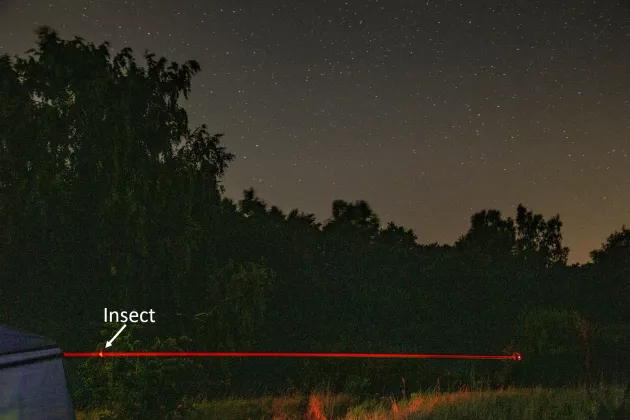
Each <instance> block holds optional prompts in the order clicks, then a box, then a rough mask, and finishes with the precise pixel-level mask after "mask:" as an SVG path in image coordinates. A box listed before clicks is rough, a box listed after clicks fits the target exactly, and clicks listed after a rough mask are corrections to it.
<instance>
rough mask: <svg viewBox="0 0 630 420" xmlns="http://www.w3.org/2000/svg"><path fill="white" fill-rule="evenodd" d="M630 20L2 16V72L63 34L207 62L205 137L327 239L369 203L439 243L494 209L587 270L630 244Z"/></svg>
mask: <svg viewBox="0 0 630 420" xmlns="http://www.w3.org/2000/svg"><path fill="white" fill-rule="evenodd" d="M629 9H630V3H629V2H628V1H626V0H623V1H617V2H615V1H613V0H603V1H597V2H596V1H577V0H575V1H569V2H566V5H564V6H563V5H561V4H560V2H558V1H548V0H540V1H516V0H511V1H509V0H506V1H498V0H492V1H490V0H486V1H478V0H475V1H471V0H468V1H464V0H462V1H445V0H430V1H426V2H425V1H402V0H380V1H378V0H371V1H370V0H360V1H358V0H350V1H343V0H339V1H330V0H329V1H314V0H310V1H305V0H300V1H288V0H266V1H262V0H261V1H238V0H221V1H219V0H217V1H212V0H203V1H197V2H193V1H191V0H177V1H174V0H155V1H151V0H137V1H119V0H98V1H96V0H95V1H87V0H86V1H81V0H48V1H40V0H31V1H30V2H29V1H27V0H0V53H9V54H22V53H24V52H25V51H26V50H27V49H29V48H32V47H34V45H35V44H34V42H35V34H34V32H33V31H34V30H35V28H36V27H37V26H39V25H48V26H51V27H52V28H54V29H57V30H59V32H60V34H61V36H63V37H65V38H69V37H73V36H75V35H78V36H81V37H83V38H85V39H86V40H88V41H92V42H95V43H97V44H100V43H101V42H103V41H109V42H110V43H111V45H112V48H113V49H114V51H119V50H120V49H121V48H122V47H124V46H130V47H132V48H133V49H134V51H135V52H137V53H142V52H143V50H144V49H145V48H148V49H149V50H151V51H152V52H154V53H156V54H157V55H158V56H162V55H163V56H165V57H166V58H167V59H169V60H171V61H177V62H180V63H182V62H184V61H186V60H189V59H194V60H197V61H198V62H199V63H200V64H201V67H202V72H201V74H199V75H198V76H196V77H195V78H194V80H193V88H192V89H193V90H192V97H191V100H190V101H188V102H187V103H186V107H187V109H188V111H189V114H190V117H191V124H192V125H199V124H201V123H207V124H208V126H209V129H210V131H211V132H224V133H225V137H224V138H223V140H224V144H225V145H226V146H227V148H228V150H229V151H231V152H233V153H235V154H236V155H237V160H236V161H235V162H234V163H233V164H232V166H231V168H230V169H229V170H228V173H227V175H226V178H225V181H224V185H225V187H226V192H227V195H228V196H229V197H231V198H235V199H238V198H240V196H241V192H242V190H243V189H245V188H248V187H250V186H253V187H254V188H255V189H256V190H257V192H258V194H259V195H260V196H261V198H262V199H264V200H265V201H267V202H268V203H269V204H274V205H277V206H278V207H280V208H281V209H283V210H286V211H288V210H290V209H292V208H295V207H297V208H299V209H300V210H302V211H305V212H310V213H315V214H316V215H317V216H318V218H319V219H320V220H324V219H326V218H328V217H330V216H331V205H332V201H333V200H334V199H338V198H341V199H344V200H348V201H354V200H359V199H364V200H366V201H368V202H369V203H370V204H371V205H372V207H373V209H374V210H375V211H376V213H377V214H378V215H379V216H380V217H381V220H382V222H383V223H386V222H388V221H390V220H391V221H394V222H396V223H398V224H402V225H403V226H405V227H408V228H412V229H414V231H416V233H417V235H418V237H419V241H420V242H421V243H430V242H434V241H437V242H439V243H449V244H452V243H453V242H454V241H455V240H457V238H458V237H459V236H460V235H462V234H464V233H465V232H466V231H467V229H468V227H469V224H470V216H472V214H473V213H474V212H476V211H479V210H482V209H488V208H496V209H498V210H501V211H502V212H503V214H504V216H510V217H515V213H516V210H515V207H516V205H518V203H520V202H522V203H523V204H525V205H526V206H527V207H529V208H531V209H532V210H533V211H534V212H536V213H542V214H543V215H544V216H545V217H551V216H553V215H554V214H556V213H559V214H560V216H561V219H562V221H563V222H564V228H563V231H564V238H565V244H566V245H567V246H569V247H570V248H571V252H570V254H569V261H570V262H586V261H587V260H588V252H589V251H590V250H592V249H595V248H598V247H599V246H600V245H601V243H602V242H603V241H604V240H605V238H606V237H607V236H608V235H609V234H610V233H612V232H613V231H614V230H616V229H620V228H621V225H622V224H624V223H627V224H630V210H629V209H630V189H629V180H630V159H629V158H628V154H629V153H630V142H629V134H630V89H629V87H630V12H629Z"/></svg>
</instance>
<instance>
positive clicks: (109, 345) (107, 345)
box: [105, 324, 127, 348]
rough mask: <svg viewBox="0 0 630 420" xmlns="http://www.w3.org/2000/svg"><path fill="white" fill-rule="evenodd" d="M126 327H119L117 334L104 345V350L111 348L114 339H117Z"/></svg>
mask: <svg viewBox="0 0 630 420" xmlns="http://www.w3.org/2000/svg"><path fill="white" fill-rule="evenodd" d="M126 326H127V324H125V325H123V326H122V327H120V329H119V330H118V332H117V333H116V335H115V336H113V337H112V339H111V340H109V341H108V342H107V343H105V348H107V347H111V346H112V343H113V342H114V340H115V339H116V337H118V335H119V334H120V333H121V332H122V330H124V329H125V327H126Z"/></svg>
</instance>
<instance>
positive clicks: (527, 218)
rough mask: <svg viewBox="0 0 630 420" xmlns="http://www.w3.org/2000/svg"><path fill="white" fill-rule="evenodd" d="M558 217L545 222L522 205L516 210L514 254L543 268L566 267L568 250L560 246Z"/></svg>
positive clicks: (560, 224)
mask: <svg viewBox="0 0 630 420" xmlns="http://www.w3.org/2000/svg"><path fill="white" fill-rule="evenodd" d="M561 228H562V222H561V221H560V216H559V215H556V216H554V217H553V218H551V219H549V220H548V221H545V219H544V217H543V216H542V215H540V214H534V213H533V212H532V211H531V210H528V209H527V208H526V207H525V206H523V205H522V204H519V205H518V208H517V210H516V254H517V255H518V256H519V257H521V258H522V259H523V260H524V261H525V262H528V263H532V264H534V265H540V266H543V267H550V266H553V265H557V264H562V265H566V263H567V256H568V254H569V249H568V248H567V247H563V246H562V233H561Z"/></svg>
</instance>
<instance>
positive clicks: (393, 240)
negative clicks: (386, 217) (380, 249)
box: [378, 222, 418, 249]
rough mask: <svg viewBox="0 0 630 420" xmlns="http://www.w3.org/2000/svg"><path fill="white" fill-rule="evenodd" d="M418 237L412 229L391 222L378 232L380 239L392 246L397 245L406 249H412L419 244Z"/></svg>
mask: <svg viewBox="0 0 630 420" xmlns="http://www.w3.org/2000/svg"><path fill="white" fill-rule="evenodd" d="M417 239H418V237H417V236H416V234H415V233H414V231H413V230H411V229H405V228H404V227H402V226H398V225H396V224H395V223H394V222H389V223H388V224H387V228H385V229H381V230H380V232H379V234H378V241H379V242H381V243H383V244H387V245H390V246H397V247H401V248H406V249H412V248H414V247H416V246H417V243H416V241H417Z"/></svg>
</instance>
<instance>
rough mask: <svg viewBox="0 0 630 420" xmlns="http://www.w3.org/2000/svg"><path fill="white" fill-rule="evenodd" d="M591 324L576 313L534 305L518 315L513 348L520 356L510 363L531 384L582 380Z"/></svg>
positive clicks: (556, 383) (588, 350)
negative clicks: (518, 324) (517, 327)
mask: <svg viewBox="0 0 630 420" xmlns="http://www.w3.org/2000/svg"><path fill="white" fill-rule="evenodd" d="M591 330H592V327H591V326H589V325H588V324H587V323H586V322H585V321H584V320H583V319H582V318H581V317H580V316H579V315H578V314H577V313H572V312H568V311H559V310H546V309H536V310H533V311H530V312H528V313H527V314H525V315H524V316H523V317H522V321H521V324H520V327H519V329H518V333H517V334H518V336H517V337H518V338H517V341H516V348H518V351H519V353H521V355H522V356H523V361H522V363H519V364H517V365H514V366H515V368H517V370H518V371H519V372H520V373H521V374H522V375H523V376H524V378H523V379H524V380H526V381H528V382H529V383H533V384H549V385H553V386H558V385H562V384H563V383H570V382H571V381H573V382H574V383H575V384H577V383H578V381H580V380H581V381H586V379H587V375H588V373H589V368H590V366H589V363H590V360H589V357H590V347H591V342H590V336H591Z"/></svg>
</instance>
